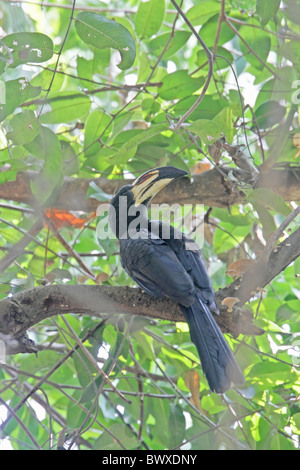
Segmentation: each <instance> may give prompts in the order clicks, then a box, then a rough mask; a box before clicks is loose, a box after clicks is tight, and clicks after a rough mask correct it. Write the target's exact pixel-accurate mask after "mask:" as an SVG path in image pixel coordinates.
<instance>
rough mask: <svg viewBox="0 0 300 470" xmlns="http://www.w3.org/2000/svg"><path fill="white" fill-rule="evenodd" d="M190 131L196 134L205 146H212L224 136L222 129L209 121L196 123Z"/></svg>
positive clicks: (204, 120)
mask: <svg viewBox="0 0 300 470" xmlns="http://www.w3.org/2000/svg"><path fill="white" fill-rule="evenodd" d="M189 130H191V131H193V132H195V133H196V134H197V135H198V136H199V137H200V138H201V139H202V140H203V142H204V143H205V144H211V143H213V142H215V141H216V140H217V139H219V138H220V137H221V136H222V129H221V128H220V126H219V124H217V123H216V122H214V121H209V120H208V119H198V120H197V121H194V122H193V123H192V124H191V125H190V127H189Z"/></svg>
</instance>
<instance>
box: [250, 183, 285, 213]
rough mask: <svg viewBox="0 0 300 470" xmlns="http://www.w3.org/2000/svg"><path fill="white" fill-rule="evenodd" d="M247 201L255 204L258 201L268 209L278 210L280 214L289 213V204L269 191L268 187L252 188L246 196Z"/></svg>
mask: <svg viewBox="0 0 300 470" xmlns="http://www.w3.org/2000/svg"><path fill="white" fill-rule="evenodd" d="M248 201H249V202H254V203H255V204H256V203H258V204H260V205H262V206H263V207H266V208H268V209H273V210H274V211H276V212H278V213H279V214H282V215H285V216H287V215H289V214H290V212H291V209H290V208H289V206H288V205H287V204H286V203H285V202H284V200H283V199H282V197H281V196H279V195H278V194H276V193H274V192H273V191H271V189H268V188H257V189H254V190H253V191H252V192H251V193H250V194H249V198H248Z"/></svg>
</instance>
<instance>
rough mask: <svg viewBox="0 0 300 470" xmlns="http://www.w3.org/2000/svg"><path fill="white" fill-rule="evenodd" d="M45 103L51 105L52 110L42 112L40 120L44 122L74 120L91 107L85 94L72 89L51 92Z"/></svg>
mask: <svg viewBox="0 0 300 470" xmlns="http://www.w3.org/2000/svg"><path fill="white" fill-rule="evenodd" d="M47 103H48V104H50V105H51V108H52V111H50V112H48V113H45V114H42V116H41V118H40V120H41V122H42V123H44V124H55V123H57V122H59V123H60V122H66V123H67V122H71V121H75V120H77V119H80V118H82V117H83V116H85V115H86V114H87V113H88V112H89V109H90V107H91V102H90V99H89V97H88V96H87V95H85V94H84V93H74V92H72V91H63V92H62V91H60V92H57V93H53V94H52V95H50V96H49V99H48V100H47Z"/></svg>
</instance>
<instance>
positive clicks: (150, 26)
mask: <svg viewBox="0 0 300 470" xmlns="http://www.w3.org/2000/svg"><path fill="white" fill-rule="evenodd" d="M164 15H165V0H148V1H140V3H139V7H138V11H137V14H136V16H135V29H136V34H137V35H138V36H140V37H141V38H150V37H151V36H153V34H156V33H157V31H158V30H159V28H160V27H161V25H162V22H163V19H164Z"/></svg>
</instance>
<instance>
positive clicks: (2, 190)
mask: <svg viewBox="0 0 300 470" xmlns="http://www.w3.org/2000/svg"><path fill="white" fill-rule="evenodd" d="M36 176H37V175H36V174H34V173H32V172H27V173H18V175H17V178H16V180H15V181H7V182H6V183H3V184H2V185H0V199H5V200H8V201H15V202H19V203H21V202H23V203H25V204H29V205H31V206H33V207H34V206H36V204H37V201H35V199H34V197H33V194H32V192H31V188H30V182H31V181H32V180H34V179H35V178H36ZM299 181H300V166H286V167H276V168H271V169H270V170H268V171H266V172H264V173H261V174H260V176H259V177H258V179H257V181H256V183H255V188H262V187H266V188H269V189H271V190H272V191H274V192H276V193H277V194H279V195H280V196H282V197H283V198H284V199H285V200H286V201H298V200H300V184H299ZM91 182H95V183H96V184H97V185H98V186H99V188H101V190H102V191H103V192H105V193H107V194H114V193H116V192H117V191H118V189H120V187H121V186H123V185H124V184H125V181H124V180H108V179H106V178H95V179H87V178H69V177H67V178H65V181H64V184H63V186H62V188H61V191H60V193H59V194H58V196H57V199H56V201H55V203H53V207H56V208H58V209H65V210H78V211H85V212H93V211H96V209H97V207H98V206H99V204H100V202H99V201H97V200H96V199H94V198H89V199H87V198H86V193H87V190H88V188H89V185H90V183H91ZM130 182H131V180H126V183H130ZM244 200H245V195H244V193H243V192H242V191H241V190H239V189H238V188H232V187H231V186H230V185H229V184H228V182H227V181H226V180H225V179H224V178H223V176H222V175H221V173H220V172H219V171H218V170H217V169H216V168H214V169H213V170H209V171H206V172H203V173H201V174H198V175H194V176H193V181H192V183H191V182H190V181H189V179H188V178H182V179H181V180H180V181H179V180H178V181H174V182H173V184H172V186H167V187H166V188H165V189H163V190H162V191H160V192H159V193H158V195H157V196H156V197H155V199H153V202H155V203H162V202H164V203H167V204H173V203H185V204H205V205H209V206H211V207H229V206H231V205H234V204H238V203H242V202H243V201H244Z"/></svg>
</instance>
